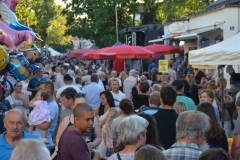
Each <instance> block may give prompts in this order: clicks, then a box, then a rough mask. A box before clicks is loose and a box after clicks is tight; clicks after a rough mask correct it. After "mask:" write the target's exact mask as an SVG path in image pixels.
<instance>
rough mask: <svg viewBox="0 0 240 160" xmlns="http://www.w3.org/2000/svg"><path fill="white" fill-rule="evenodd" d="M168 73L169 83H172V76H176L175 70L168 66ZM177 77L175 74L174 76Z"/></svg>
mask: <svg viewBox="0 0 240 160" xmlns="http://www.w3.org/2000/svg"><path fill="white" fill-rule="evenodd" d="M168 73H169V74H170V76H171V77H170V82H169V84H172V82H173V81H174V76H176V74H177V72H176V71H174V70H173V69H171V68H169V69H168ZM176 77H177V76H176Z"/></svg>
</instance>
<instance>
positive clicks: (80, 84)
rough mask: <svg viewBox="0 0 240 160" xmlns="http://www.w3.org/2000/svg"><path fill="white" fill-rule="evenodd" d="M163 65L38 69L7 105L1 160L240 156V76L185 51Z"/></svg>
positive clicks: (52, 62)
mask: <svg viewBox="0 0 240 160" xmlns="http://www.w3.org/2000/svg"><path fill="white" fill-rule="evenodd" d="M185 57H187V55H186V56H185ZM156 62H157V61H156V60H152V63H151V64H149V65H148V71H146V72H141V73H140V72H139V71H137V70H136V69H126V71H122V72H120V73H118V72H116V71H115V70H113V69H112V64H111V63H109V62H104V63H103V62H101V63H100V62H98V61H82V60H79V59H73V58H71V57H70V56H66V57H62V58H54V57H51V58H49V59H48V60H46V61H45V62H43V63H42V64H39V66H38V70H37V72H36V73H35V74H34V75H32V76H31V77H29V78H28V79H27V80H25V81H19V82H18V83H17V86H16V90H15V91H14V92H13V93H12V94H11V95H10V96H8V97H7V98H6V99H4V100H3V101H2V102H1V105H9V107H2V106H1V107H2V108H4V109H5V115H4V116H2V117H3V119H2V122H0V134H1V136H0V151H1V152H0V157H1V158H0V159H1V160H9V159H11V160H25V159H35V160H43V159H44V160H50V159H58V160H75V159H76V160H77V159H83V160H90V159H93V160H99V159H108V160H121V159H122V160H146V159H151V160H177V159H178V160H198V159H200V160H227V159H228V160H230V159H238V158H239V157H240V117H239V116H238V115H239V114H240V92H238V90H237V91H236V88H238V85H239V84H238V83H239V82H240V81H238V80H237V78H238V73H235V71H234V70H233V68H232V67H231V66H228V67H227V72H228V73H229V74H230V76H231V78H230V81H228V80H226V79H223V78H218V76H217V72H216V71H215V70H210V69H204V70H203V69H193V68H191V66H189V65H188V63H187V61H185V60H184V58H183V57H181V56H180V55H179V54H177V55H176V58H175V59H171V60H170V61H169V69H168V73H159V71H158V65H157V64H156ZM228 82H230V85H231V89H233V90H234V92H233V91H232V90H231V89H230V90H229V89H226V87H227V83H228ZM222 96H223V97H222ZM0 118H1V116H0ZM1 123H2V124H1ZM234 126H235V127H234ZM233 136H234V139H233V144H232V146H229V144H228V141H227V138H229V137H233Z"/></svg>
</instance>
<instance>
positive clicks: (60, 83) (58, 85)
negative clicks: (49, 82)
mask: <svg viewBox="0 0 240 160" xmlns="http://www.w3.org/2000/svg"><path fill="white" fill-rule="evenodd" d="M63 77H64V76H63V75H60V76H58V77H57V78H56V81H55V83H54V89H55V91H58V90H59V89H60V88H61V87H63V86H65V83H64V81H63ZM73 84H75V78H74V77H73Z"/></svg>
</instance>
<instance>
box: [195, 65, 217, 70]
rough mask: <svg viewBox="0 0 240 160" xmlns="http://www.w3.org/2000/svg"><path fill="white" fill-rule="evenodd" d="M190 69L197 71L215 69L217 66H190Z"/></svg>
mask: <svg viewBox="0 0 240 160" xmlns="http://www.w3.org/2000/svg"><path fill="white" fill-rule="evenodd" d="M192 68H197V69H216V68H217V66H216V65H214V66H212V65H192Z"/></svg>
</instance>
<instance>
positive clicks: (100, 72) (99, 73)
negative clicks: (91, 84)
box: [97, 71, 106, 77]
mask: <svg viewBox="0 0 240 160" xmlns="http://www.w3.org/2000/svg"><path fill="white" fill-rule="evenodd" d="M97 75H98V77H99V76H104V77H106V74H105V73H104V72H103V71H99V72H98V73H97Z"/></svg>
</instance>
